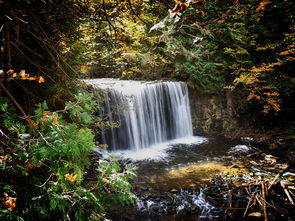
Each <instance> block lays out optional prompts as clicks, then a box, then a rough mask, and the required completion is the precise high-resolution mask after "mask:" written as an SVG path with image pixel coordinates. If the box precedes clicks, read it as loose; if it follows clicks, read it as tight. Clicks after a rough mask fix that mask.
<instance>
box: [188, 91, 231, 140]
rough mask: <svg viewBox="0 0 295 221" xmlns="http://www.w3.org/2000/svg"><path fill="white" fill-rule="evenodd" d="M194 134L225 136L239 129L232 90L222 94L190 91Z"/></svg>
mask: <svg viewBox="0 0 295 221" xmlns="http://www.w3.org/2000/svg"><path fill="white" fill-rule="evenodd" d="M189 94H190V106H191V113H192V121H193V129H194V134H196V135H198V134H204V133H206V134H225V133H229V132H230V131H232V130H235V129H237V119H236V114H235V108H234V104H233V93H232V91H230V90H227V91H225V92H221V93H220V94H212V95H211V94H202V93H199V92H198V91H196V90H193V89H189Z"/></svg>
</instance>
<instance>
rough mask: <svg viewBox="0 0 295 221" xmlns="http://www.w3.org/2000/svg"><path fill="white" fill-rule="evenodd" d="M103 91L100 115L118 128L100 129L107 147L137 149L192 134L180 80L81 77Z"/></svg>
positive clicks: (185, 95)
mask: <svg viewBox="0 0 295 221" xmlns="http://www.w3.org/2000/svg"><path fill="white" fill-rule="evenodd" d="M84 81H85V82H86V84H88V85H91V86H92V87H93V88H95V89H98V90H104V91H105V92H104V96H105V99H104V100H105V105H104V108H103V109H100V115H101V117H106V118H107V119H108V120H109V121H110V122H111V123H118V124H119V127H118V128H114V127H113V128H110V129H104V128H103V130H102V142H103V143H106V144H108V145H109V146H110V147H111V149H113V150H119V149H132V150H139V149H142V148H145V147H148V146H151V145H154V144H158V143H163V142H166V141H168V140H172V139H176V138H183V137H187V136H192V135H193V132H192V122H191V114H190V107H189V97H188V89H187V86H186V84H185V83H184V82H171V81H167V82H165V81H156V82H148V81H129V80H117V79H91V80H84Z"/></svg>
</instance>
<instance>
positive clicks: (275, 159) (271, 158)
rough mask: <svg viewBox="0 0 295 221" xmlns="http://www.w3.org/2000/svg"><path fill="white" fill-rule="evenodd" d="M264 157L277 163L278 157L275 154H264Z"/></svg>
mask: <svg viewBox="0 0 295 221" xmlns="http://www.w3.org/2000/svg"><path fill="white" fill-rule="evenodd" d="M264 159H265V160H266V161H267V162H268V163H276V162H277V160H278V158H277V157H275V156H273V155H270V154H267V155H265V156H264Z"/></svg>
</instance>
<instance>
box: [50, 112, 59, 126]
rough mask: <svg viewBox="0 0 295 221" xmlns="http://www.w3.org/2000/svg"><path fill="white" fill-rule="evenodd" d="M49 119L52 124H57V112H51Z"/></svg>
mask: <svg viewBox="0 0 295 221" xmlns="http://www.w3.org/2000/svg"><path fill="white" fill-rule="evenodd" d="M51 119H52V124H54V125H56V126H57V125H59V122H58V116H57V113H53V114H52V115H51Z"/></svg>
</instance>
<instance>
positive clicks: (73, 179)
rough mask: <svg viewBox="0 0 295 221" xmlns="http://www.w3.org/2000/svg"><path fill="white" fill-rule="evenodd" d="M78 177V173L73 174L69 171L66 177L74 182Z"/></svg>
mask: <svg viewBox="0 0 295 221" xmlns="http://www.w3.org/2000/svg"><path fill="white" fill-rule="evenodd" d="M76 178H77V175H73V174H70V173H67V174H66V175H65V179H66V180H68V181H71V182H74V181H75V180H76Z"/></svg>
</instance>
